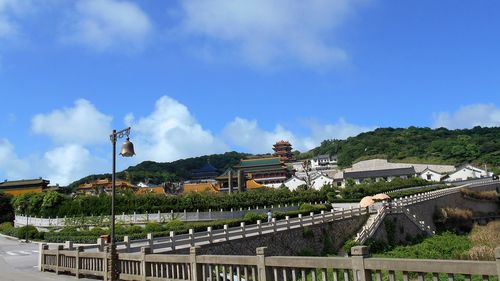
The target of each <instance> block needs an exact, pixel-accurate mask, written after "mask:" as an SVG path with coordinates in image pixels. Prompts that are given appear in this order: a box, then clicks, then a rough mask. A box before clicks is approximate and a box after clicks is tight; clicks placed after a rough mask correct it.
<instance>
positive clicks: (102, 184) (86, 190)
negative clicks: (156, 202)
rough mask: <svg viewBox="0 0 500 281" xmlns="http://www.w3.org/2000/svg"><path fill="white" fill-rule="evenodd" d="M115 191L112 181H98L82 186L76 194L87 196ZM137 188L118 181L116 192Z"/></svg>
mask: <svg viewBox="0 0 500 281" xmlns="http://www.w3.org/2000/svg"><path fill="white" fill-rule="evenodd" d="M112 189H113V182H112V180H111V179H98V180H95V181H92V182H88V183H84V184H81V185H80V186H78V187H77V189H76V192H77V193H80V194H87V195H97V194H100V193H103V192H105V193H111V191H112ZM135 189H136V187H135V186H134V185H132V184H131V183H130V182H128V181H124V180H118V179H117V180H116V181H115V190H116V191H118V192H121V191H134V190H135Z"/></svg>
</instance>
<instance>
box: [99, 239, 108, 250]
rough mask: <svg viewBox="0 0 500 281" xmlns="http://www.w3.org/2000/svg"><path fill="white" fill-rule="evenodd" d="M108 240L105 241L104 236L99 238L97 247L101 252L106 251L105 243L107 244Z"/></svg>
mask: <svg viewBox="0 0 500 281" xmlns="http://www.w3.org/2000/svg"><path fill="white" fill-rule="evenodd" d="M105 242H106V241H104V239H102V238H97V249H98V250H99V252H103V251H104V244H105Z"/></svg>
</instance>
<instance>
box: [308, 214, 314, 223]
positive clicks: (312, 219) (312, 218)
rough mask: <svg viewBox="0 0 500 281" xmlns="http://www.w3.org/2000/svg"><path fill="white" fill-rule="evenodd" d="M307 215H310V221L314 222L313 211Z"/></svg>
mask: <svg viewBox="0 0 500 281" xmlns="http://www.w3.org/2000/svg"><path fill="white" fill-rule="evenodd" d="M309 216H311V223H312V224H314V213H313V212H310V213H309Z"/></svg>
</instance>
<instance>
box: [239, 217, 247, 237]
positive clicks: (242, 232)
mask: <svg viewBox="0 0 500 281" xmlns="http://www.w3.org/2000/svg"><path fill="white" fill-rule="evenodd" d="M240 229H241V237H242V238H245V236H246V235H245V222H244V221H242V222H240Z"/></svg>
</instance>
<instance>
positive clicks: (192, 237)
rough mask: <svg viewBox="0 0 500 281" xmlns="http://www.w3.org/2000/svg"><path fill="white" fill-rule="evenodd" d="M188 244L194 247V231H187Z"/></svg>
mask: <svg viewBox="0 0 500 281" xmlns="http://www.w3.org/2000/svg"><path fill="white" fill-rule="evenodd" d="M189 244H190V245H191V246H194V229H192V228H190V229H189Z"/></svg>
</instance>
